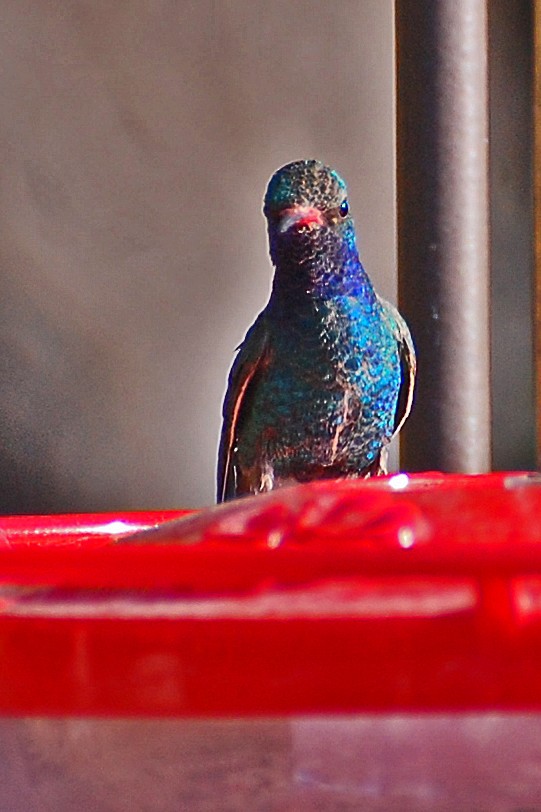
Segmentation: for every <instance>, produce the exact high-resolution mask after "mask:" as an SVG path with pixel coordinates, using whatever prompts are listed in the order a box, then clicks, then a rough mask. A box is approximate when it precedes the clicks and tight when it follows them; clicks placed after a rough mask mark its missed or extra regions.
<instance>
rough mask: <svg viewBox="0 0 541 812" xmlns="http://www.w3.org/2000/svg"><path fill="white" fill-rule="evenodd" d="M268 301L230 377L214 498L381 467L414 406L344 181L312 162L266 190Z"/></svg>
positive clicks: (402, 341)
mask: <svg viewBox="0 0 541 812" xmlns="http://www.w3.org/2000/svg"><path fill="white" fill-rule="evenodd" d="M263 213H264V214H265V217H266V218H267V224H268V237H269V251H270V257H271V261H272V263H273V265H274V268H275V273H274V280H273V285H272V291H271V295H270V298H269V301H268V304H267V305H266V307H265V308H264V310H263V311H262V312H261V313H260V314H259V316H258V317H257V319H256V320H255V322H254V324H253V325H252V326H251V327H250V329H249V330H248V332H247V334H246V337H245V339H244V341H243V342H242V344H241V345H240V346H239V347H238V348H237V349H238V354H237V356H236V358H235V360H234V363H233V366H232V368H231V372H230V374H229V380H228V386H227V391H226V395H225V399H224V404H223V426H222V432H221V438H220V445H219V452H218V475H217V486H218V490H217V499H218V502H223V501H226V500H229V499H233V498H235V497H238V496H243V495H246V494H256V493H261V492H265V491H270V490H273V489H274V488H277V487H281V486H283V485H288V484H294V483H297V482H307V481H311V480H314V479H329V478H346V477H365V478H366V477H372V476H378V475H381V474H385V473H386V472H387V471H386V459H387V446H388V444H389V442H390V441H391V439H392V438H393V436H394V435H395V434H396V433H397V432H398V431H399V430H400V428H401V427H402V425H403V423H404V421H405V420H406V418H407V416H408V414H409V411H410V409H411V404H412V399H413V388H414V382H415V369H416V362H415V350H414V346H413V342H412V339H411V335H410V332H409V329H408V327H407V325H406V323H405V321H404V319H403V318H402V316H401V315H400V314H399V312H398V310H397V309H396V308H395V307H394V306H393V305H392V304H390V303H389V302H386V301H385V300H384V299H382V298H381V297H380V296H378V295H377V293H376V292H375V291H374V288H373V286H372V283H371V281H370V279H369V277H368V275H367V273H366V271H365V269H364V267H363V265H362V263H361V261H360V259H359V254H358V251H357V244H356V236H355V226H354V223H353V219H352V217H351V214H350V208H349V203H348V197H347V187H346V184H345V182H344V181H343V180H342V178H341V177H340V175H339V174H338V173H337V172H336V171H335V170H333V169H331V168H330V167H328V166H325V165H324V164H323V163H321V162H320V161H317V160H301V161H295V162H293V163H289V164H287V165H286V166H283V167H282V168H281V169H278V171H277V172H275V174H274V175H273V176H272V177H271V179H270V181H269V184H268V187H267V191H266V194H265V199H264V207H263Z"/></svg>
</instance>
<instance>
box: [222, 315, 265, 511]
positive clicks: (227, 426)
mask: <svg viewBox="0 0 541 812" xmlns="http://www.w3.org/2000/svg"><path fill="white" fill-rule="evenodd" d="M268 346H269V333H268V328H267V322H266V318H265V313H264V312H263V313H261V314H260V315H259V317H258V318H257V319H256V321H255V322H254V324H253V325H252V327H250V329H249V330H248V332H247V333H246V338H245V339H244V341H243V342H242V344H241V345H240V347H239V354H238V355H237V357H236V358H235V361H234V363H233V366H232V368H231V372H230V373H229V380H228V383H227V391H226V394H225V399H224V405H223V424H222V434H221V437H220V446H219V450H218V472H217V501H218V502H224V501H225V500H226V499H228V498H230V497H232V496H235V493H236V470H235V463H234V450H235V444H236V440H237V432H238V425H239V419H240V416H241V412H242V408H243V405H244V404H245V403H246V396H247V393H248V390H249V389H250V385H251V384H252V383H253V380H254V376H255V375H256V373H257V372H258V370H260V369H261V368H262V366H263V364H264V363H265V359H266V357H267V352H268Z"/></svg>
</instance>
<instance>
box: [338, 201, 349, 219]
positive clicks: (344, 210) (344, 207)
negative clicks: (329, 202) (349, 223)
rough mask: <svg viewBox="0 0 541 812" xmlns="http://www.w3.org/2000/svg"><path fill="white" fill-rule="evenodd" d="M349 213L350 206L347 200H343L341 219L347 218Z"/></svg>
mask: <svg viewBox="0 0 541 812" xmlns="http://www.w3.org/2000/svg"><path fill="white" fill-rule="evenodd" d="M348 213H349V205H348V202H347V200H343V201H342V203H341V204H340V215H341V217H347V216H348Z"/></svg>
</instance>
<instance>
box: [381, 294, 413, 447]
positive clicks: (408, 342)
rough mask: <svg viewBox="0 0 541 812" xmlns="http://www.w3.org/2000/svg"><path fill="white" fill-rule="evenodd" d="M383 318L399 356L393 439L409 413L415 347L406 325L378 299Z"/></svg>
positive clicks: (386, 303)
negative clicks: (399, 375) (398, 385)
mask: <svg viewBox="0 0 541 812" xmlns="http://www.w3.org/2000/svg"><path fill="white" fill-rule="evenodd" d="M380 303H381V305H382V307H383V312H384V314H385V317H386V318H387V319H388V321H389V326H390V327H391V329H392V330H393V332H394V334H395V336H396V341H397V344H398V352H399V355H400V367H401V372H402V383H401V386H400V392H399V393H398V402H397V405H396V413H395V421H394V431H393V437H394V436H395V434H397V433H398V432H399V431H400V429H401V428H402V426H403V425H404V422H405V420H406V418H407V416H408V415H409V413H410V411H411V404H412V402H413V390H414V387H415V373H416V371H417V361H416V358H415V347H414V346H413V340H412V338H411V333H410V331H409V328H408V325H407V324H406V322H405V321H404V319H403V318H402V316H401V315H400V313H399V312H398V310H397V309H396V307H394V305H392V304H391V303H390V302H387V301H385V299H381V298H380Z"/></svg>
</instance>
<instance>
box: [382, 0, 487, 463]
mask: <svg viewBox="0 0 541 812" xmlns="http://www.w3.org/2000/svg"><path fill="white" fill-rule="evenodd" d="M396 40H397V149H398V167H397V169H398V175H397V186H398V263H399V299H400V308H401V310H402V313H403V314H404V316H405V318H406V319H407V321H408V323H409V325H410V328H411V331H412V333H413V337H414V341H415V344H416V347H417V355H418V383H417V392H416V399H415V403H414V407H413V412H412V415H411V417H410V420H409V421H408V423H407V424H406V427H405V429H404V430H403V438H402V467H403V468H404V469H405V470H411V471H419V470H426V469H436V470H442V471H464V472H469V473H475V472H481V471H486V470H488V469H489V467H490V374H489V372H490V369H489V368H490V361H489V285H488V279H489V269H488V98H487V96H488V91H487V87H488V81H487V20H486V1H485V0H396Z"/></svg>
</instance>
